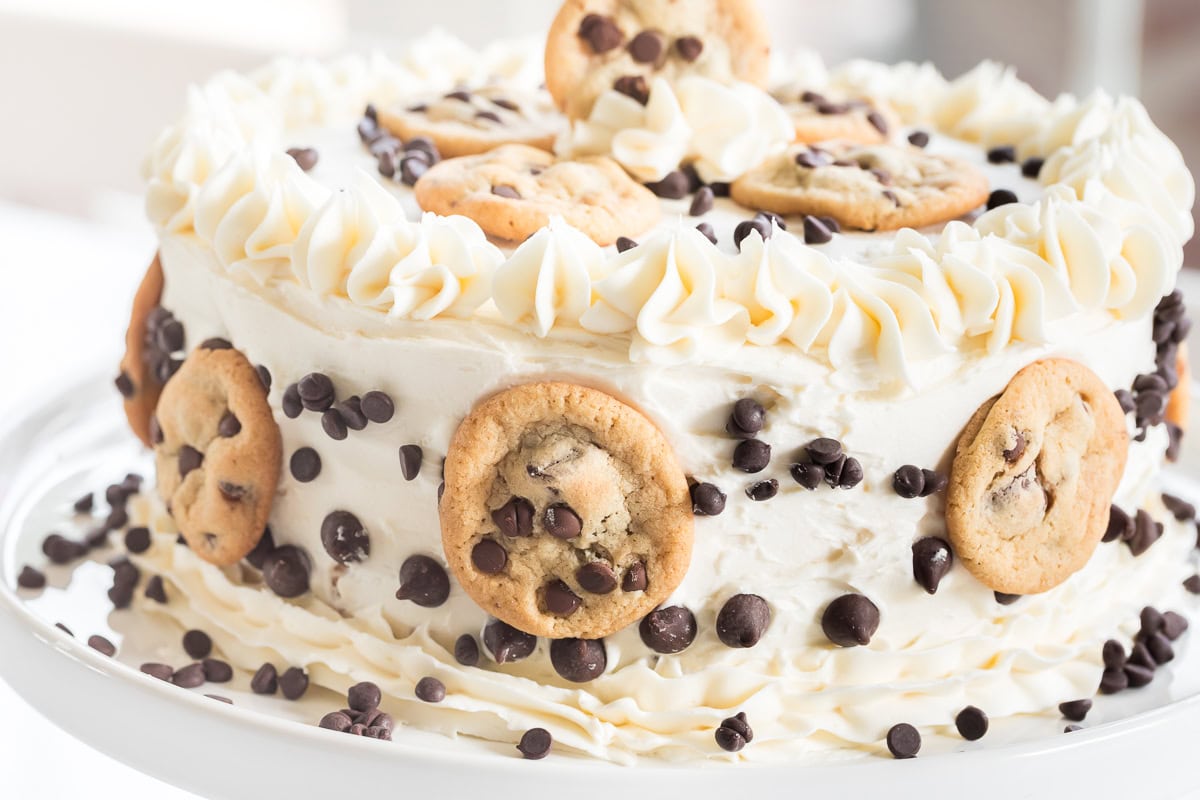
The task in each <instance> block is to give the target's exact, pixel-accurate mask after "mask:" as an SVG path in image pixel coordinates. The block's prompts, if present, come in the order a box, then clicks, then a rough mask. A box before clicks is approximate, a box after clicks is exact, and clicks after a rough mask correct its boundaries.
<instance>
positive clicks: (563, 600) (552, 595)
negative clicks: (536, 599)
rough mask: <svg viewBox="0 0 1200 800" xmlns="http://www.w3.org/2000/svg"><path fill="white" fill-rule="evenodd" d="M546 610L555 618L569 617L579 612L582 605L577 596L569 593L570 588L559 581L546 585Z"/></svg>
mask: <svg viewBox="0 0 1200 800" xmlns="http://www.w3.org/2000/svg"><path fill="white" fill-rule="evenodd" d="M545 597H546V610H547V611H549V612H550V613H551V614H553V615H555V616H556V617H569V616H571V615H572V614H574V613H575V612H576V611H578V610H579V606H580V605H581V604H582V603H583V600H582V599H580V597H579V595H577V594H575V593H574V592H573V591H571V587H570V586H567V584H566V583H564V582H563V581H560V580H553V581H550V582H549V583H547V584H546V591H545Z"/></svg>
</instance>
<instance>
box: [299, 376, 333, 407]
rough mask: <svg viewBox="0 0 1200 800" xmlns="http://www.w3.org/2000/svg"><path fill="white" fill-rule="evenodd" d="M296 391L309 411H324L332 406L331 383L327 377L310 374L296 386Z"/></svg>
mask: <svg viewBox="0 0 1200 800" xmlns="http://www.w3.org/2000/svg"><path fill="white" fill-rule="evenodd" d="M296 391H297V392H298V393H299V395H300V402H301V403H302V404H303V405H304V407H305V408H306V409H308V410H309V411H326V410H328V409H329V407H330V406H332V405H333V397H334V394H333V381H331V380H330V379H329V376H328V375H324V374H322V373H320V372H310V373H309V374H307V375H305V376H304V377H303V378H301V379H300V382H299V383H298V384H296Z"/></svg>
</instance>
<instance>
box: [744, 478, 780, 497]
mask: <svg viewBox="0 0 1200 800" xmlns="http://www.w3.org/2000/svg"><path fill="white" fill-rule="evenodd" d="M777 494H779V481H777V480H775V479H774V478H767V479H766V480H765V481H758V482H757V483H753V484H751V485H750V486H747V487H746V496H747V497H749V498H750V499H751V500H756V501H758V502H762V501H764V500H770V499H771V498H772V497H774V496H775V495H777Z"/></svg>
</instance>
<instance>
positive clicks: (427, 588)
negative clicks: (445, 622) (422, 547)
mask: <svg viewBox="0 0 1200 800" xmlns="http://www.w3.org/2000/svg"><path fill="white" fill-rule="evenodd" d="M449 596H450V578H449V577H448V576H447V575H446V570H445V569H444V568H443V567H442V565H441V564H439V563H438V562H436V561H434V560H433V559H432V558H430V557H429V556H422V555H416V556H409V557H408V558H406V559H404V563H403V564H401V565H400V588H399V590H397V592H396V598H397V599H398V600H411V601H412V602H414V603H416V604H417V605H419V606H421V607H422V608H437V607H438V606H440V605H441V604H442V603H444V602H446V598H447V597H449Z"/></svg>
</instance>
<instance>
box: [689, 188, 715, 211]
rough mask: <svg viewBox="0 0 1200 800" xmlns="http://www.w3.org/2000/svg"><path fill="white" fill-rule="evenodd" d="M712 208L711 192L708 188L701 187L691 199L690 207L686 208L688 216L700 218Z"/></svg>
mask: <svg viewBox="0 0 1200 800" xmlns="http://www.w3.org/2000/svg"><path fill="white" fill-rule="evenodd" d="M712 207H713V190H712V188H710V187H708V186H701V187H700V188H699V190H697V192H696V194H695V196H694V197H692V205H691V206H689V207H688V214H689V215H690V216H693V217H702V216H704V215H705V214H707V213H708V212H709V211H712Z"/></svg>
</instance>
